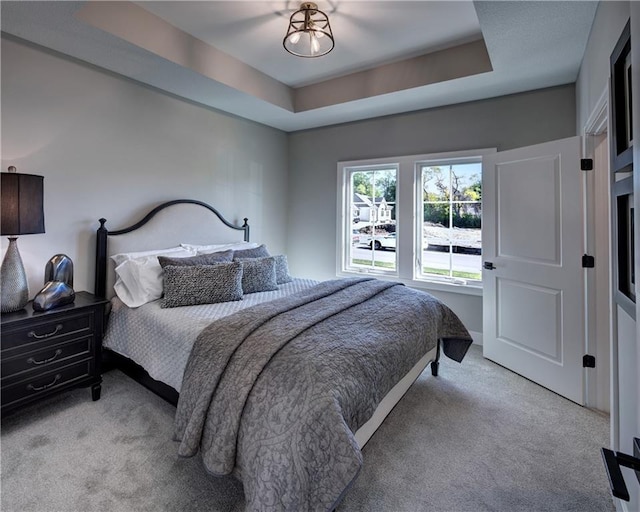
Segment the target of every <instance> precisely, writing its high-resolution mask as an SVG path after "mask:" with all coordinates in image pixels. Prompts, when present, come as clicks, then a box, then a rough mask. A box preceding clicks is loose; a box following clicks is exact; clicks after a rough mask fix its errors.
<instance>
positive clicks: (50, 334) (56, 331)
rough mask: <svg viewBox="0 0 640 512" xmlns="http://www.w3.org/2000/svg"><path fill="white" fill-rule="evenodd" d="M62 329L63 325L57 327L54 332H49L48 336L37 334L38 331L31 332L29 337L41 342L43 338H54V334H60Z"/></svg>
mask: <svg viewBox="0 0 640 512" xmlns="http://www.w3.org/2000/svg"><path fill="white" fill-rule="evenodd" d="M61 329H62V324H58V325H56V328H55V329H54V330H53V331H52V332H49V333H47V334H36V331H29V333H28V334H27V336H29V337H30V338H36V339H38V340H41V339H43V338H49V337H50V336H53V335H54V334H58V333H59V332H60V330H61Z"/></svg>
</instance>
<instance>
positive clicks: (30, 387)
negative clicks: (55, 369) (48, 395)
mask: <svg viewBox="0 0 640 512" xmlns="http://www.w3.org/2000/svg"><path fill="white" fill-rule="evenodd" d="M61 378H62V375H60V374H59V373H58V374H56V376H55V377H54V378H53V382H50V383H49V384H45V385H44V386H40V387H35V386H34V385H33V384H29V385H28V386H27V389H28V390H29V391H42V390H43V389H49V388H50V387H51V386H54V385H55V384H56V382H58V381H59V380H60V379H61Z"/></svg>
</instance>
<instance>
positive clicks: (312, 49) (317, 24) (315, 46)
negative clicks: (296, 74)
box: [282, 2, 334, 57]
mask: <svg viewBox="0 0 640 512" xmlns="http://www.w3.org/2000/svg"><path fill="white" fill-rule="evenodd" d="M282 44H283V45H284V49H285V50H287V51H288V52H289V53H291V54H293V55H296V56H298V57H322V56H323V55H326V54H327V53H329V52H330V51H331V50H333V47H334V41H333V33H332V32H331V25H329V17H328V16H327V15H326V14H325V13H324V12H322V11H320V10H319V9H318V6H317V5H316V4H314V3H312V2H303V3H301V4H300V9H299V10H297V11H296V12H294V13H293V14H292V15H291V18H290V19H289V28H288V29H287V35H286V36H284V41H283V42H282Z"/></svg>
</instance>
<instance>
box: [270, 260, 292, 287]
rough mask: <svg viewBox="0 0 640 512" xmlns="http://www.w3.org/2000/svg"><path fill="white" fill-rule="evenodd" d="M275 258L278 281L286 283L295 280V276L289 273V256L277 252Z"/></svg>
mask: <svg viewBox="0 0 640 512" xmlns="http://www.w3.org/2000/svg"><path fill="white" fill-rule="evenodd" d="M273 258H274V259H275V260H276V282H277V283H278V284H284V283H290V282H291V281H293V277H291V276H290V275H289V262H288V261H287V256H286V255H285V254H277V255H275V256H274V257H273Z"/></svg>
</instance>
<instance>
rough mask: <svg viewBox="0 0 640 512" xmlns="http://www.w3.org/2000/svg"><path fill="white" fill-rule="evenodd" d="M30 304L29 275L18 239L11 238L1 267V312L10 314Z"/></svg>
mask: <svg viewBox="0 0 640 512" xmlns="http://www.w3.org/2000/svg"><path fill="white" fill-rule="evenodd" d="M27 302H29V288H28V284H27V274H26V272H25V271H24V265H23V264H22V258H21V257H20V252H19V251H18V238H17V237H9V247H8V248H7V252H6V254H5V255H4V259H3V260H2V267H0V312H2V313H10V312H11V311H18V310H20V309H22V308H24V307H25V306H26V305H27Z"/></svg>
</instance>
